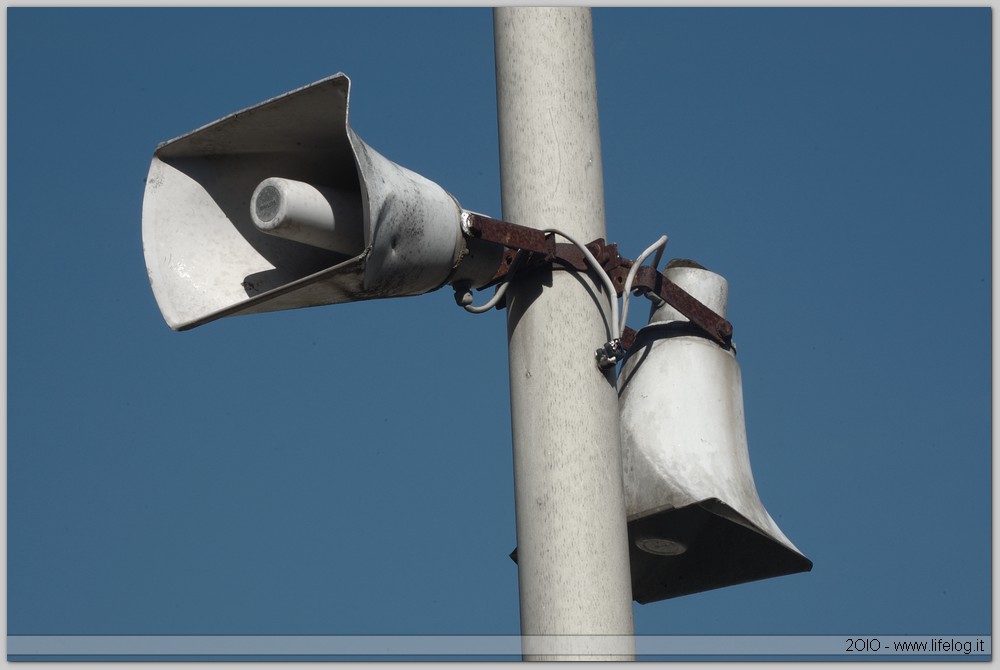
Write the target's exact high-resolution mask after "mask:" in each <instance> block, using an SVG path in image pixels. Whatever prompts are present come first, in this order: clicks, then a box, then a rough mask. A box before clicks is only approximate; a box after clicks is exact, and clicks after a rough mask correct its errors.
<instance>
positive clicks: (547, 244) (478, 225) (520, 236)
mask: <svg viewBox="0 0 1000 670" xmlns="http://www.w3.org/2000/svg"><path fill="white" fill-rule="evenodd" d="M465 221H466V226H465V230H466V231H467V232H468V234H469V235H471V236H472V237H477V238H479V239H481V240H485V241H487V242H493V243H495V244H500V245H503V246H505V247H509V248H511V249H523V250H525V251H533V252H535V253H539V254H544V255H545V260H547V261H550V260H552V259H553V258H554V257H555V255H556V241H555V238H554V237H553V236H552V235H546V234H545V233H543V232H542V231H540V230H537V229H535V228H528V227H527V226H519V225H517V224H516V223H508V222H507V221H500V220H498V219H491V218H490V217H488V216H483V215H482V214H475V213H472V212H468V213H467V214H466V216H465Z"/></svg>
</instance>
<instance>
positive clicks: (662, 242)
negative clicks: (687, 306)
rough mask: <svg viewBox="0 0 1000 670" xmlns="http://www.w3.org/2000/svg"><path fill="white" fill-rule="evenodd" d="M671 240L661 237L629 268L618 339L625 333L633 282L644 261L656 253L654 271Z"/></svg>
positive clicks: (623, 290)
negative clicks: (668, 241)
mask: <svg viewBox="0 0 1000 670" xmlns="http://www.w3.org/2000/svg"><path fill="white" fill-rule="evenodd" d="M668 239H669V238H668V237H667V236H666V235H663V236H661V237H660V239H658V240H656V241H655V242H653V244H651V245H650V246H649V247H648V248H647V249H646V250H645V251H643V252H642V253H641V254H639V257H638V258H637V259H635V263H633V264H632V267H631V268H629V271H628V276H627V277H626V278H625V288H624V289H622V329H621V332H620V333H618V337H621V336H622V334H624V332H625V326H626V325H627V320H628V299H629V294H630V293H631V292H632V282H633V281H634V280H635V275H636V273H637V272H639V266H640V265H642V263H643V261H645V260H646V259H647V258H649V255H650V254H651V253H653V252H654V251H655V252H656V258H654V259H653V269H654V270H655V269H656V266H657V265H659V264H660V258H661V257H662V256H663V249H664V248H665V247H666V246H667V240H668Z"/></svg>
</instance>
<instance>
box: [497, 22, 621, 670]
mask: <svg viewBox="0 0 1000 670" xmlns="http://www.w3.org/2000/svg"><path fill="white" fill-rule="evenodd" d="M493 24H494V25H493V30H494V39H495V48H496V68H497V114H498V122H499V134H500V178H501V192H502V198H503V218H504V220H506V221H511V222H513V223H517V224H521V225H526V226H531V227H534V228H559V229H562V230H564V231H565V232H567V233H569V234H570V235H572V236H574V237H576V238H577V239H578V240H580V241H581V242H584V243H587V242H590V241H592V240H594V239H596V238H599V237H606V234H605V223H604V184H603V174H602V170H601V145H600V135H599V127H598V116H597V84H596V76H595V72H594V52H593V31H592V26H591V15H590V10H589V9H586V8H582V9H581V8H523V7H502V8H497V9H494V13H493ZM559 241H565V240H559ZM609 305H610V302H609V296H608V295H607V293H606V292H605V291H604V289H603V287H602V285H601V284H600V282H598V281H595V280H594V278H592V277H590V276H588V275H587V274H585V273H575V272H567V271H555V272H548V271H539V272H535V273H533V274H528V275H526V276H522V277H520V278H519V279H518V280H517V281H516V282H514V283H513V284H512V285H511V290H509V291H508V292H507V315H508V316H507V333H508V346H509V357H510V393H511V424H512V432H513V451H514V488H515V506H516V512H517V553H518V575H519V584H520V598H521V634H522V636H524V637H523V642H522V654H523V656H524V658H525V660H548V659H554V658H558V659H561V660H573V659H574V658H577V659H595V658H603V659H606V660H632V659H634V654H635V641H634V639H633V637H632V635H633V624H632V590H631V579H630V572H629V559H628V538H627V534H626V525H625V500H624V493H623V488H622V466H621V448H620V435H619V429H618V396H617V392H616V390H615V379H614V374H613V371H609V372H607V373H605V372H602V371H601V370H600V369H599V368H598V366H597V364H596V362H595V359H594V352H595V350H596V349H597V348H598V347H600V346H601V345H602V344H604V343H605V342H606V341H608V340H609V339H610V338H611V337H612V334H611V333H610V331H609V321H610V319H609V316H608V315H609ZM537 636H566V637H560V638H558V641H557V640H554V639H553V638H551V637H546V638H542V637H537ZM575 636H593V637H590V638H588V637H575ZM597 636H603V637H597ZM606 636H614V637H606ZM609 643H610V644H609ZM595 650H598V651H600V652H602V653H601V655H600V656H593V655H591V654H590V653H589V652H592V651H595ZM553 652H556V653H553ZM565 654H568V655H565Z"/></svg>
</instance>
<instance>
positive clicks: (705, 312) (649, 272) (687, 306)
mask: <svg viewBox="0 0 1000 670" xmlns="http://www.w3.org/2000/svg"><path fill="white" fill-rule="evenodd" d="M633 287H634V289H635V291H636V292H637V293H642V294H643V295H646V296H647V297H648V294H650V293H652V294H654V295H656V296H658V297H659V298H660V299H661V300H664V301H665V302H666V303H667V304H668V305H670V306H671V307H673V308H674V309H676V310H677V311H678V312H680V313H681V314H683V315H684V316H686V317H687V318H688V319H689V320H690V321H691V323H693V324H694V325H696V326H698V327H699V328H700V329H702V330H703V331H705V333H706V334H707V335H708V336H709V337H710V338H712V339H713V340H715V341H716V342H717V343H718V344H720V345H721V346H723V347H725V348H727V349H728V348H729V347H730V346H732V341H733V324H731V323H730V322H729V321H728V320H726V319H724V318H723V317H721V316H719V315H718V314H716V313H715V312H713V311H712V310H710V309H709V308H708V307H706V306H705V305H704V303H702V302H701V301H700V300H698V299H697V298H695V297H694V296H693V295H691V294H690V293H688V292H687V291H685V290H684V289H682V288H681V287H680V286H678V285H677V284H675V283H674V282H672V281H670V280H669V279H667V278H666V277H665V276H663V275H662V274H660V273H659V272H657V271H656V270H655V269H654V268H653V267H651V266H649V265H644V266H642V267H641V268H639V270H638V272H636V275H635V282H634V284H633Z"/></svg>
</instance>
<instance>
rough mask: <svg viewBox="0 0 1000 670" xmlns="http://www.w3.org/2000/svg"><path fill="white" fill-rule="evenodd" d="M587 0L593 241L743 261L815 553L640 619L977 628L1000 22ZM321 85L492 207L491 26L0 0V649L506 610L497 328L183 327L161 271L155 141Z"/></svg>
mask: <svg viewBox="0 0 1000 670" xmlns="http://www.w3.org/2000/svg"><path fill="white" fill-rule="evenodd" d="M593 17H594V31H595V48H596V59H597V80H598V90H599V104H600V115H601V136H602V150H603V167H604V178H605V202H606V210H607V227H608V237H609V239H611V240H613V241H616V242H618V243H619V245H620V248H621V249H622V252H623V254H624V255H626V256H630V257H633V258H634V257H635V256H636V255H638V254H639V253H640V252H641V250H642V249H644V248H645V247H646V246H647V245H649V244H650V243H651V242H653V241H654V240H655V239H656V238H657V237H658V236H659V235H661V234H667V235H669V236H670V244H669V246H668V247H667V251H666V257H667V258H673V257H687V258H695V259H697V260H699V261H700V262H701V263H702V264H704V265H705V266H707V267H709V268H710V269H713V270H715V271H717V272H719V273H720V274H722V275H723V276H725V277H726V278H727V279H728V281H729V284H730V311H729V318H730V320H731V321H732V322H733V324H734V327H735V340H736V342H737V344H738V346H739V360H740V364H741V366H742V372H743V385H744V386H743V388H744V398H745V405H746V414H747V430H748V435H749V441H750V455H751V461H752V464H753V468H754V474H755V479H756V483H757V487H758V490H759V492H760V494H761V497H762V498H763V500H764V502H765V504H766V506H767V508H768V510H769V512H770V513H771V515H772V516H773V517H774V518H775V520H776V521H777V522H778V524H779V525H780V526H781V528H782V530H783V531H784V532H785V533H786V534H787V535H788V536H789V538H791V540H792V541H793V542H794V543H795V544H796V545H797V546H798V547H799V548H800V549H801V550H802V551H803V553H805V554H806V555H807V556H808V557H809V558H811V559H812V560H813V562H814V564H815V567H814V569H813V571H812V572H811V573H807V574H800V575H794V576H789V577H782V578H778V579H772V580H766V581H762V582H757V583H753V584H745V585H740V586H735V587H731V588H727V589H722V590H718V591H713V592H708V593H702V594H697V595H692V596H687V597H684V598H679V599H675V600H668V601H664V602H659V603H654V604H650V605H643V606H640V605H635V629H636V632H637V633H641V634H711V635H722V634H789V635H791V634H812V635H851V634H859V635H861V634H883V635H884V634H898V635H903V634H921V635H942V634H947V635H976V634H980V635H981V634H988V633H989V631H990V630H991V626H992V621H991V609H990V603H991V554H990V546H991V537H990V529H991V504H990V501H991V472H990V470H991V451H990V438H991V433H990V416H991V415H990V407H991V397H990V343H991V336H990V321H991V275H990V263H991V250H990V246H991V239H992V238H991V200H990V193H991V191H990V188H991V179H992V175H991V142H992V139H991V88H990V87H991V79H990V56H991V27H990V22H991V10H990V9H987V8H975V9H974V8H965V9H867V8H865V9H823V10H818V9H817V10H792V9H766V10H760V9H758V10H750V9H739V10H735V9H675V8H648V9H608V8H602V9H595V10H594V12H593ZM335 72H345V73H346V74H348V75H349V76H350V77H351V79H352V88H353V90H352V100H351V104H352V109H351V124H352V127H353V128H354V129H355V130H356V131H357V132H358V134H359V135H360V136H361V137H362V138H363V139H364V140H365V141H366V142H367V143H368V144H369V145H371V146H372V147H374V148H375V149H377V150H378V151H379V152H381V153H382V154H384V155H385V156H387V157H389V158H391V159H392V160H394V161H396V162H397V163H399V164H401V165H404V166H406V167H408V168H410V169H412V170H415V171H416V172H419V173H421V174H423V175H425V176H427V177H429V178H430V179H432V180H434V181H436V182H437V183H439V184H441V185H442V186H443V187H444V188H446V189H447V190H448V191H449V192H451V193H453V194H454V195H455V196H456V197H457V198H458V200H459V201H460V202H461V203H462V205H463V206H465V207H467V208H469V209H473V210H476V211H479V212H484V213H488V214H492V215H494V216H499V215H500V211H501V208H500V189H499V164H498V151H497V131H496V96H495V75H494V61H493V38H492V14H491V12H490V10H488V9H485V8H473V9H441V8H438V9H343V8H332V9H262V8H261V9H107V8H106V9H37V8H34V9H27V8H10V9H8V10H7V87H8V88H7V122H8V125H7V139H8V144H7V170H8V172H7V174H8V181H7V244H8V247H7V248H8V258H7V262H8V268H7V270H8V274H7V277H8V293H7V309H8V328H7V337H8V357H7V363H8V368H7V369H8V378H7V382H8V385H7V390H8V404H7V421H8V431H7V438H8V441H7V494H8V498H7V511H8V517H7V530H8V535H7V561H8V591H7V595H8V610H7V613H8V633H9V634H11V635H27V634H50V635H54V634H62V635H65V634H286V635H287V634H375V633H393V634H467V633H469V634H472V633H475V634H516V633H517V632H518V631H519V623H518V596H517V570H516V566H515V564H514V563H513V562H511V560H510V559H509V558H508V554H509V553H510V551H511V549H513V547H514V546H515V544H516V538H515V532H514V500H513V476H512V465H511V452H510V418H509V398H508V385H507V355H506V331H505V320H504V316H503V315H502V314H500V313H497V312H492V313H489V314H487V315H485V316H472V315H469V314H466V313H465V312H463V311H462V310H460V309H458V308H457V307H456V306H455V304H454V302H453V299H452V295H451V292H450V291H448V290H442V291H438V292H436V293H431V294H428V295H424V296H421V297H417V298H406V299H396V300H391V301H374V302H367V303H356V304H349V305H337V306H332V307H323V308H313V309H305V310H297V311H291V312H278V313H273V314H266V315H253V316H246V317H238V318H232V319H224V320H221V321H218V322H215V323H212V324H209V325H206V326H203V327H201V328H198V329H195V330H193V331H189V332H185V333H174V332H171V331H170V330H169V329H168V328H167V326H166V325H165V324H164V322H163V320H162V318H161V316H160V314H159V311H158V309H157V306H156V303H155V301H154V299H153V295H152V292H151V291H150V287H149V283H148V281H147V278H146V272H145V266H144V261H143V254H142V244H141V237H140V236H141V224H140V219H141V210H142V197H143V188H144V181H145V177H146V172H147V170H148V167H149V161H150V158H151V156H152V152H153V150H154V148H155V147H156V145H157V144H158V143H159V142H162V141H164V140H167V139H170V138H172V137H176V136H178V135H180V134H182V133H184V132H187V131H189V130H192V129H194V128H197V127H199V126H201V125H204V124H206V123H208V122H210V121H213V120H215V119H217V118H219V117H222V116H225V115H226V114H229V113H231V112H234V111H236V110H239V109H242V108H244V107H247V106H250V105H253V104H255V103H257V102H260V101H263V100H265V99H267V98H270V97H273V96H275V95H278V94H280V93H283V92H285V91H288V90H291V89H293V88H297V87H299V86H302V85H305V84H308V83H311V82H313V81H316V80H318V79H321V78H323V77H326V76H328V75H330V74H333V73H335ZM645 311H646V310H645V309H644V308H639V309H634V310H632V318H631V319H630V325H632V326H633V327H636V328H637V327H639V326H640V325H641V323H642V319H643V317H644V315H645Z"/></svg>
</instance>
